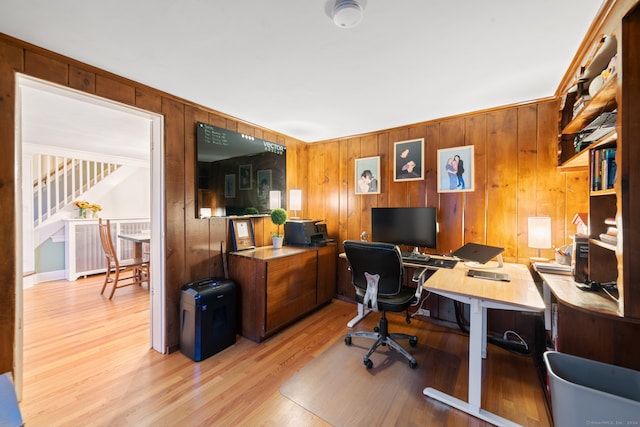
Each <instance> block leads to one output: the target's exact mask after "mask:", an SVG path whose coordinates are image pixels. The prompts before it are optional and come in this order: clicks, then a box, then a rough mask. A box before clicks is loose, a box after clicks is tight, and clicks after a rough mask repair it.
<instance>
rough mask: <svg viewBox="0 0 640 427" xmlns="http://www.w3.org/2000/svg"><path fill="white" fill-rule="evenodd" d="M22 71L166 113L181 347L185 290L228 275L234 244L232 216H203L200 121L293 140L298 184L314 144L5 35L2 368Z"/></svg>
mask: <svg viewBox="0 0 640 427" xmlns="http://www.w3.org/2000/svg"><path fill="white" fill-rule="evenodd" d="M16 72H19V73H23V74H25V75H29V76H33V77H37V78H40V79H43V80H46V81H49V82H53V83H56V84H59V85H62V86H66V87H69V88H72V89H76V90H80V91H83V92H87V93H89V94H92V95H97V96H100V97H103V98H106V99H110V100H114V101H118V102H121V103H123V104H127V105H131V106H135V107H138V108H142V109H144V110H148V111H151V112H155V113H159V114H162V115H164V124H165V128H164V132H165V146H164V149H165V165H164V167H165V176H166V179H165V183H166V190H165V200H166V205H165V210H166V224H165V232H166V241H165V244H166V259H165V268H166V295H167V298H166V307H167V313H166V316H167V325H168V330H167V331H166V342H167V349H168V350H170V351H171V350H175V349H177V348H178V343H179V328H180V322H179V316H178V314H179V301H180V288H181V286H182V285H184V284H185V283H188V282H190V281H192V280H195V279H199V278H202V277H206V276H215V275H222V274H223V267H222V261H221V257H220V256H219V254H220V251H221V246H222V245H224V246H225V247H226V246H227V245H228V243H229V242H228V237H227V236H228V231H227V222H226V221H224V220H200V219H196V206H195V205H196V197H197V196H196V185H195V176H196V171H195V158H196V157H195V152H194V149H195V129H196V128H195V124H196V122H197V121H202V122H207V123H211V124H213V125H216V126H219V127H223V128H227V129H232V130H235V131H238V132H242V133H245V134H249V135H253V136H256V137H259V138H263V139H266V140H270V141H275V142H278V143H280V144H284V145H286V146H287V169H288V173H287V186H288V187H290V188H292V187H295V186H296V185H298V178H297V175H296V170H297V168H298V167H299V166H298V165H299V162H301V161H304V159H305V158H306V157H305V155H304V151H305V150H306V144H304V143H303V142H301V141H298V140H295V139H293V138H289V137H286V136H285V135H281V134H278V133H276V132H272V131H269V130H268V129H263V128H259V127H256V126H252V125H249V124H247V123H245V122H242V121H240V120H238V119H235V118H233V117H229V116H227V115H224V114H222V113H219V112H216V111H214V110H211V109H207V108H204V107H202V106H199V105H196V104H193V103H190V102H188V101H185V100H182V99H179V98H177V97H175V96H172V95H170V94H167V93H164V92H161V91H158V90H156V89H153V88H149V87H146V86H144V85H140V84H138V83H136V82H133V81H130V80H127V79H124V78H121V77H118V76H116V75H113V74H110V73H108V72H105V71H103V70H100V69H97V68H94V67H91V66H89V65H87V64H83V63H80V62H78V61H74V60H72V59H69V58H66V57H63V56H61V55H58V54H56V53H53V52H49V51H46V50H44V49H41V48H39V47H36V46H33V45H30V44H27V43H24V42H21V41H19V40H16V39H13V38H11V37H8V36H6V35H2V34H0V147H1V150H2V152H1V153H2V154H1V155H0V204H1V205H2V206H3V209H2V211H1V213H0V218H1V220H0V235H2V236H3V237H2V243H3V246H4V247H5V255H4V256H3V257H0V277H2V281H1V282H0V372H6V371H12V370H13V354H14V353H13V352H14V348H13V347H14V345H15V333H14V329H15V326H16V325H15V314H16V311H15V308H16V295H15V279H16V268H15V263H16V241H15V230H16V221H15V214H14V206H15V197H16V194H15V190H14V186H15V180H14V175H15V172H16V171H15V164H14V152H15V150H14V145H15V142H14V141H15V132H14V123H15V117H16V112H15V100H16V94H15V84H16V74H15V73H16ZM298 151H300V152H302V154H298ZM152 215H153V213H152ZM257 226H258V230H257V236H256V237H257V238H258V239H259V241H260V242H261V243H262V244H267V243H268V242H267V240H268V239H267V238H265V237H264V236H265V235H266V236H268V235H269V233H270V231H271V226H272V224H271V222H270V221H268V222H267V221H257ZM274 231H275V227H274ZM98 297H99V295H96V298H98Z"/></svg>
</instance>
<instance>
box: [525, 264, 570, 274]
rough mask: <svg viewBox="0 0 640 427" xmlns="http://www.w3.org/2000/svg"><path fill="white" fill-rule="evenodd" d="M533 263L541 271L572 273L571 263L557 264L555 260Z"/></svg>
mask: <svg viewBox="0 0 640 427" xmlns="http://www.w3.org/2000/svg"><path fill="white" fill-rule="evenodd" d="M533 265H534V266H535V268H536V270H537V271H539V272H540V273H553V274H565V275H570V274H571V266H570V265H563V264H557V263H553V262H534V263H533Z"/></svg>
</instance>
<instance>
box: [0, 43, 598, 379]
mask: <svg viewBox="0 0 640 427" xmlns="http://www.w3.org/2000/svg"><path fill="white" fill-rule="evenodd" d="M0 59H1V60H0V147H1V149H2V155H0V203H1V204H2V206H3V207H4V209H3V210H2V213H0V218H1V220H0V233H1V235H2V236H3V243H4V246H5V256H4V257H0V277H2V278H3V280H2V281H1V282H0V372H5V371H10V370H12V369H13V351H14V349H13V347H14V344H15V334H14V329H15V304H16V299H15V289H14V286H15V285H14V283H15V278H16V269H15V262H16V256H15V252H16V251H15V248H16V242H15V237H14V236H15V227H16V221H15V214H14V209H13V206H15V196H16V195H15V191H14V185H15V181H14V175H15V172H16V171H15V168H14V166H15V165H14V140H15V135H14V123H15V72H20V73H24V74H26V75H30V76H33V77H38V78H41V79H43V80H47V81H50V82H53V83H57V84H60V85H62V86H67V87H70V88H73V89H77V90H81V91H84V92H87V93H90V94H94V95H98V96H101V97H104V98H107V99H111V100H114V101H118V102H121V103H124V104H127V105H132V106H136V107H138V108H142V109H145V110H148V111H152V112H156V113H159V114H162V115H164V117H165V129H164V131H165V165H164V166H165V176H166V179H165V182H166V191H165V200H166V205H165V210H166V224H165V231H166V241H165V244H166V259H165V267H166V284H165V285H166V295H167V300H166V306H167V313H166V316H167V325H168V330H167V331H166V341H167V347H168V350H175V349H176V348H177V345H178V342H179V316H178V311H179V298H180V288H181V286H182V285H183V284H185V283H188V282H189V281H191V280H194V279H198V278H201V277H204V276H209V275H219V274H222V263H221V260H220V257H219V256H218V255H219V252H220V248H221V247H224V246H228V237H227V236H228V232H227V225H226V221H224V220H210V221H209V220H198V219H196V218H195V216H196V215H195V202H196V197H197V196H196V191H195V187H196V186H195V181H194V180H195V175H196V173H195V170H194V168H195V153H194V148H195V141H194V139H195V123H196V122H197V121H202V122H207V123H211V124H213V125H216V126H220V127H224V128H228V129H233V130H236V131H238V132H242V133H247V134H251V135H254V136H257V137H260V138H263V139H267V140H274V141H276V142H279V143H281V144H284V145H286V146H287V188H289V189H290V188H300V189H302V190H303V210H302V212H300V214H301V216H303V217H305V218H314V219H324V220H325V221H326V223H327V226H328V231H329V234H330V235H331V236H332V237H334V238H335V239H336V240H337V241H339V242H341V241H342V240H344V239H347V238H358V237H359V235H360V233H361V232H362V231H363V230H367V231H370V228H371V226H370V221H371V217H370V208H371V207H373V206H436V207H437V208H438V217H439V222H440V230H441V233H440V242H439V250H438V252H443V253H447V252H448V251H449V250H454V249H457V248H458V247H459V246H461V245H462V244H463V243H464V242H469V241H474V242H481V243H485V242H486V243H487V244H495V245H500V246H504V247H505V248H506V251H505V258H506V259H507V260H510V261H518V262H526V261H527V257H529V256H532V255H534V250H533V249H530V248H527V241H526V222H527V217H528V216H530V215H550V216H551V217H552V218H553V228H554V231H553V242H554V244H555V245H557V246H560V245H563V244H565V243H568V242H569V239H568V236H569V235H570V234H572V233H573V232H574V228H573V226H572V224H571V219H572V217H573V215H574V214H575V213H576V212H586V206H587V205H586V203H587V194H586V191H587V181H586V180H587V176H586V172H569V173H560V172H558V170H557V169H556V156H557V154H556V138H557V114H558V106H557V103H556V102H555V101H552V100H546V101H541V102H536V103H531V104H526V105H518V106H510V107H505V108H498V109H495V110H490V111H484V112H478V113H472V114H468V115H463V116H457V117H451V118H446V119H442V120H436V121H431V122H426V123H420V124H415V125H410V126H406V127H402V128H397V129H392V130H386V131H381V132H372V133H370V134H366V135H360V136H357V137H353V138H345V139H340V140H332V141H326V142H320V143H315V144H309V145H307V144H304V143H303V142H301V141H298V140H295V139H292V138H289V137H286V136H284V135H280V134H277V133H275V132H271V131H269V130H267V129H262V128H259V127H256V126H252V125H249V124H247V123H244V122H242V121H241V120H238V119H235V118H233V117H229V116H226V115H224V114H222V113H219V112H216V111H213V110H211V109H207V108H204V107H202V106H198V105H195V104H193V103H190V102H188V101H185V100H182V99H179V98H177V97H174V96H172V95H170V94H167V93H164V92H161V91H158V90H155V89H153V88H149V87H146V86H144V85H140V84H138V83H135V82H132V81H130V80H127V79H124V78H121V77H118V76H115V75H113V74H110V73H108V72H105V71H103V70H100V69H97V68H94V67H91V66H89V65H86V64H83V63H80V62H77V61H74V60H72V59H69V58H66V57H63V56H61V55H58V54H55V53H52V52H49V51H46V50H43V49H41V48H38V47H36V46H32V45H29V44H26V43H23V42H21V41H19V40H15V39H13V38H10V37H7V36H4V35H1V34H0ZM413 138H424V139H425V167H426V169H425V179H424V180H423V181H412V182H400V183H396V182H393V179H392V177H391V173H392V170H393V168H392V164H391V157H392V156H391V155H392V153H393V143H394V142H397V141H402V140H407V139H413ZM460 145H474V147H475V148H474V149H475V170H476V174H475V188H476V190H475V191H474V192H470V193H442V194H438V193H437V192H436V185H437V183H436V181H437V180H436V154H437V150H438V149H439V148H445V147H455V146H460ZM377 155H379V156H381V169H382V170H381V175H382V180H381V182H380V185H381V193H380V194H378V195H358V196H356V195H355V194H354V187H355V184H354V180H355V176H354V175H355V172H354V159H357V158H361V157H369V156H377ZM152 215H153V213H152ZM256 225H257V230H256V234H257V235H256V239H257V243H258V244H263V245H265V244H269V239H268V235H269V232H270V231H271V228H272V224H271V223H270V221H264V220H262V221H257V223H256ZM545 254H546V255H549V256H551V251H550V250H549V251H546V252H545Z"/></svg>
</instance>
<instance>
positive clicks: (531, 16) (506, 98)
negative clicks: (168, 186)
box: [0, 0, 602, 142]
mask: <svg viewBox="0 0 640 427" xmlns="http://www.w3.org/2000/svg"><path fill="white" fill-rule="evenodd" d="M332 4H333V0H268V1H266V0H226V1H222V0H180V1H176V0H109V1H102V2H97V1H91V0H84V1H78V0H58V1H50V0H0V32H2V33H5V34H8V35H11V36H13V37H16V38H18V39H21V40H24V41H27V42H29V43H33V44H35V45H38V46H41V47H44V48H46V49H49V50H52V51H55V52H58V53H61V54H63V55H66V56H69V57H71V58H73V59H76V60H79V61H82V62H85V63H87V64H90V65H93V66H96V67H99V68H102V69H105V70H107V71H110V72H113V73H115V74H118V75H121V76H124V77H127V78H130V79H132V80H134V81H137V82H140V83H143V84H146V85H148V86H151V87H154V88H157V89H160V90H162V91H165V92H168V93H171V94H173V95H176V96H179V97H181V98H184V99H187V100H190V101H193V102H196V103H198V104H201V105H203V106H206V107H209V108H213V109H215V110H218V111H221V112H223V113H226V114H229V115H232V116H234V117H237V118H238V119H240V120H244V121H247V122H250V123H254V124H256V125H259V126H262V127H265V128H268V129H272V130H274V131H277V132H280V133H283V134H285V135H289V136H292V137H295V138H298V139H301V140H303V141H306V142H315V141H320V140H325V139H332V138H339V137H346V136H350V135H357V134H360V133H366V132H371V131H376V130H381V129H387V128H391V127H396V126H403V125H407V124H411V123H417V122H422V121H426V120H431V119H436V118H441V117H446V116H450V115H455V114H460V113H466V112H471V111H475V110H479V109H485V108H491V107H496V106H501V105H506V104H511V103H516V102H522V101H527V100H533V99H538V98H543V97H547V96H551V95H553V94H554V92H555V90H556V87H557V86H558V84H559V82H560V80H561V78H562V77H563V75H564V73H565V71H566V69H567V68H568V66H569V64H570V62H571V60H572V58H573V56H574V54H575V52H576V50H577V49H578V47H579V45H580V42H581V41H582V39H583V37H584V35H585V34H586V31H587V29H588V27H589V25H590V23H591V21H592V20H593V18H594V17H595V15H596V13H597V11H598V9H599V8H600V6H601V4H602V0H537V1H531V0H484V1H481V0H477V1H474V0H446V1H438V2H436V1H431V0H395V1H392V0H368V1H367V3H366V7H365V11H364V19H363V21H362V22H361V23H360V24H359V25H358V26H357V27H355V28H352V29H342V28H338V27H337V26H336V25H334V24H333V22H332V20H331V18H330V16H329V14H328V9H330V6H331V5H332ZM37 102H45V101H44V100H41V99H38V100H37ZM62 108H63V107H62V106H59V105H56V106H51V105H48V104H47V105H45V106H43V107H42V108H40V112H39V116H38V117H33V118H32V120H38V121H37V122H36V123H39V124H40V128H46V127H47V126H52V128H50V129H48V130H47V129H42V130H41V132H40V133H38V134H35V135H34V136H33V137H34V138H36V139H37V138H44V137H47V136H46V135H47V132H48V134H49V135H52V134H55V133H56V132H57V130H56V129H54V128H53V126H56V127H59V126H60V125H59V124H58V125H55V124H54V123H49V122H53V120H52V119H51V118H52V116H54V114H51V112H52V111H56V112H57V113H58V114H55V115H63V114H62V113H63V110H62ZM84 111H86V112H89V110H88V109H80V110H79V111H78V110H76V111H75V112H74V113H73V114H74V116H73V119H74V120H70V121H69V122H70V123H67V124H65V126H72V125H73V124H72V123H73V122H76V123H78V122H83V121H86V120H96V119H89V118H84V117H83V112H84ZM59 122H60V119H59V118H58V119H57V123H59ZM94 123H95V125H94V130H97V129H98V128H99V124H100V123H101V121H100V120H97V122H94ZM105 123H106V121H105ZM114 130H115V131H119V129H118V126H114V125H113V124H112V123H110V124H109V126H108V127H104V128H103V129H102V131H103V132H104V133H105V135H106V136H104V135H103V136H104V137H106V140H109V141H111V140H112V139H116V140H117V139H119V137H118V136H117V135H115V136H113V138H112V137H110V136H108V135H109V132H111V131H114ZM71 134H73V131H69V130H67V135H66V136H65V137H67V138H70V137H71V136H70V135H71Z"/></svg>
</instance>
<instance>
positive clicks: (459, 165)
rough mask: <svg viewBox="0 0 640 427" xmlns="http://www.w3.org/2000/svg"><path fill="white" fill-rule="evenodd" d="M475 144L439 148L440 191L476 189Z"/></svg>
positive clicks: (450, 191)
mask: <svg viewBox="0 0 640 427" xmlns="http://www.w3.org/2000/svg"><path fill="white" fill-rule="evenodd" d="M473 162H474V159H473V145H464V146H461V147H453V148H443V149H440V150H438V193H454V192H460V191H474V182H473V175H474V173H473V172H474V170H473V167H474V163H473Z"/></svg>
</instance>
